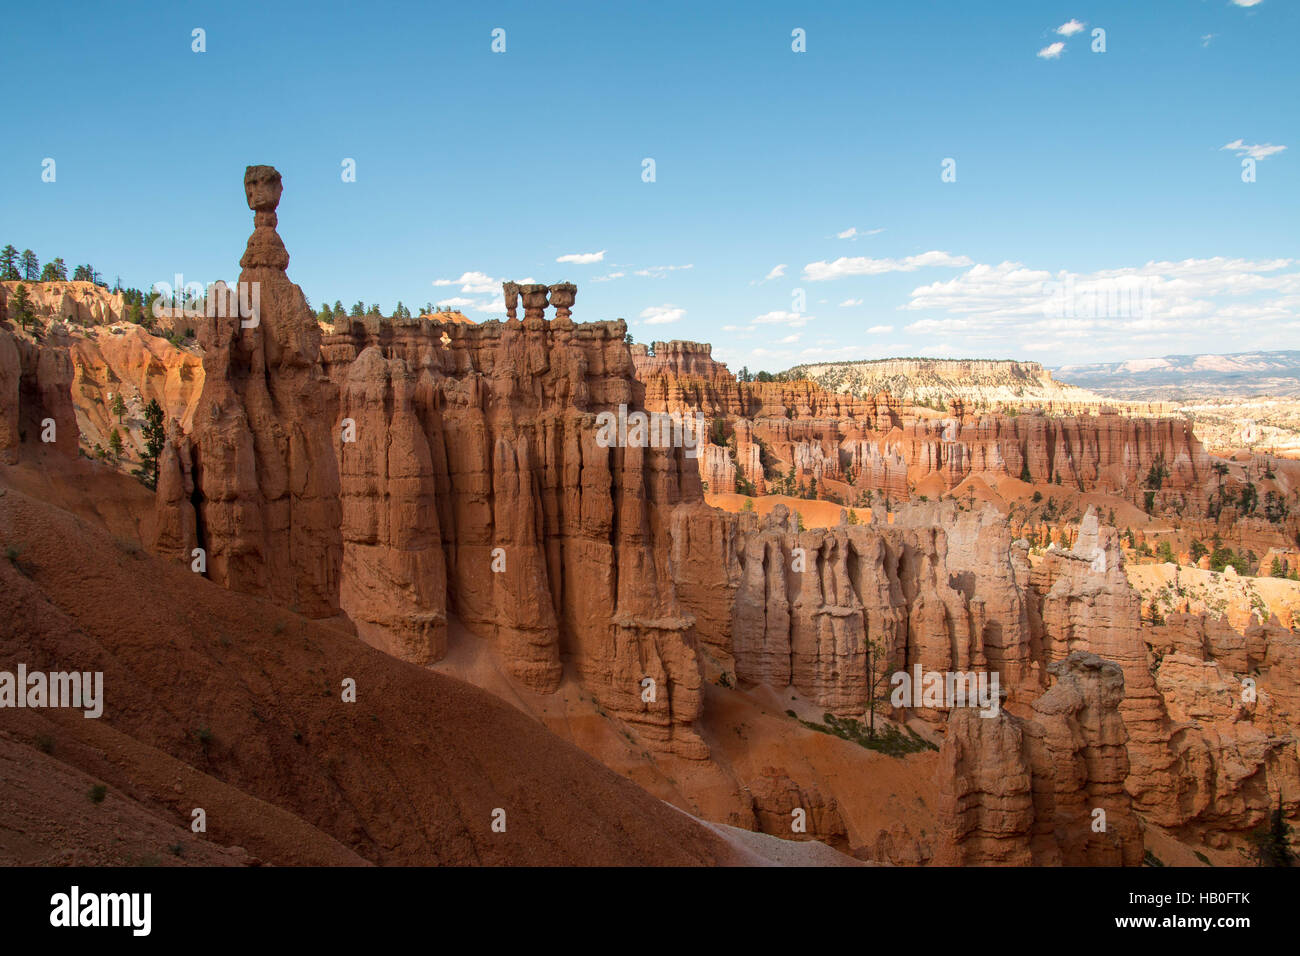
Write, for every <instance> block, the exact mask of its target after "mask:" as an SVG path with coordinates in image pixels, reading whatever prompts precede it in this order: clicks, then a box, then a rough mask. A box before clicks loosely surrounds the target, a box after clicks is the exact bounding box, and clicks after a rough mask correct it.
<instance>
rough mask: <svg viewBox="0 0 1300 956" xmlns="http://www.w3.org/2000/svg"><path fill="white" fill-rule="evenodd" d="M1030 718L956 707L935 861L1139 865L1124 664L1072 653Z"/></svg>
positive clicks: (944, 759) (1055, 670)
mask: <svg viewBox="0 0 1300 956" xmlns="http://www.w3.org/2000/svg"><path fill="white" fill-rule="evenodd" d="M1048 670H1049V673H1051V674H1052V675H1053V676H1054V677H1055V678H1056V681H1055V683H1054V684H1053V686H1052V688H1051V689H1050V690H1048V691H1047V693H1045V694H1043V695H1042V696H1041V697H1040V698H1039V699H1038V700H1036V701H1035V702H1034V704H1033V708H1032V712H1031V715H1030V716H1029V717H1028V718H1023V719H1022V718H1019V717H1016V716H1014V715H1012V714H1010V713H1008V712H1006V711H1002V712H1000V713H999V714H998V715H996V716H992V717H983V716H980V714H979V713H978V712H976V711H973V710H958V711H954V713H953V714H952V716H951V718H950V719H949V722H948V729H947V733H946V735H945V737H944V742H943V747H942V748H941V750H940V770H939V781H938V782H939V787H940V809H939V819H940V825H941V827H942V836H941V839H940V841H939V846H938V849H937V851H936V854H935V862H936V863H940V864H945V865H954V864H959V865H966V864H990V863H991V864H1010V865H1027V864H1038V865H1057V864H1064V865H1067V866H1121V865H1122V866H1137V865H1140V864H1141V862H1142V858H1143V842H1142V835H1141V831H1140V829H1139V826H1138V822H1137V818H1136V817H1135V816H1134V814H1133V810H1132V805H1131V802H1130V798H1129V796H1128V794H1127V793H1126V792H1125V790H1124V781H1125V779H1126V777H1127V776H1128V772H1129V766H1128V756H1127V751H1126V750H1125V742H1126V739H1127V736H1126V731H1125V728H1124V722H1123V720H1122V719H1121V718H1120V716H1119V704H1120V701H1121V700H1122V699H1123V697H1124V675H1123V672H1122V671H1121V670H1120V668H1119V667H1118V666H1117V665H1115V664H1113V663H1110V662H1108V661H1103V660H1102V659H1101V658H1099V657H1097V656H1096V655H1095V654H1089V653H1086V652H1078V651H1076V652H1073V653H1071V654H1070V655H1069V657H1067V658H1066V659H1065V660H1063V661H1057V662H1055V663H1053V664H1052V665H1050V667H1049V668H1048Z"/></svg>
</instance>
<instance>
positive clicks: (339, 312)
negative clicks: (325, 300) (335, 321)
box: [334, 299, 348, 318]
mask: <svg viewBox="0 0 1300 956" xmlns="http://www.w3.org/2000/svg"><path fill="white" fill-rule="evenodd" d="M347 314H348V313H347V311H346V310H345V309H344V308H343V303H342V302H340V301H339V300H338V299H335V300H334V315H335V316H336V317H338V318H342V317H343V316H345V315H347Z"/></svg>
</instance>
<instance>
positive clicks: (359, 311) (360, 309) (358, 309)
mask: <svg viewBox="0 0 1300 956" xmlns="http://www.w3.org/2000/svg"><path fill="white" fill-rule="evenodd" d="M365 314H366V304H365V303H364V302H357V303H356V304H354V305H353V306H352V317H353V318H354V319H359V318H361V317H362V316H363V315H365Z"/></svg>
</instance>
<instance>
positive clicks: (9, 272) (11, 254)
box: [0, 245, 21, 282]
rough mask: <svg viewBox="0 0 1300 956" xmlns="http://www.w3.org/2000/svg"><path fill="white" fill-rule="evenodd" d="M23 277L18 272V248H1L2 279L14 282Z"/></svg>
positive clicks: (0, 274)
mask: <svg viewBox="0 0 1300 956" xmlns="http://www.w3.org/2000/svg"><path fill="white" fill-rule="evenodd" d="M18 278H21V276H19V274H18V250H17V249H15V248H14V247H13V246H11V245H9V246H5V247H4V248H3V249H0V280H4V281H6V282H12V281H13V280H14V279H18Z"/></svg>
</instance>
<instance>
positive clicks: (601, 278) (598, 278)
mask: <svg viewBox="0 0 1300 956" xmlns="http://www.w3.org/2000/svg"><path fill="white" fill-rule="evenodd" d="M625 275H627V273H626V272H611V273H609V274H608V275H603V276H596V277H595V278H594V279H590V280H588V281H590V282H610V281H612V280H614V279H621V278H623V277H624V276H625Z"/></svg>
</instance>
